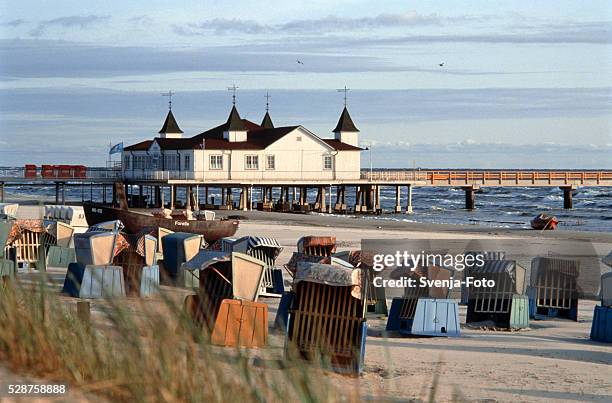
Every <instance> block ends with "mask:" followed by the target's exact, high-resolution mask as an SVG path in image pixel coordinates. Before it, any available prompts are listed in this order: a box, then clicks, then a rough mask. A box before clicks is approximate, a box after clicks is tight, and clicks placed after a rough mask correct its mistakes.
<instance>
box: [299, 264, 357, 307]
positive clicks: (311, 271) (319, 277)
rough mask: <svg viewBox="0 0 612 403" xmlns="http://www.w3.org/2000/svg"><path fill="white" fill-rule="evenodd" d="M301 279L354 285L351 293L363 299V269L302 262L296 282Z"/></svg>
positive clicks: (337, 284)
mask: <svg viewBox="0 0 612 403" xmlns="http://www.w3.org/2000/svg"><path fill="white" fill-rule="evenodd" d="M301 281H306V282H311V283H318V284H325V285H330V286H335V287H352V288H351V295H352V296H353V297H354V298H357V299H361V298H362V295H361V270H360V269H355V268H349V267H346V266H344V265H336V264H321V263H308V262H300V263H298V266H297V272H296V274H295V279H294V284H298V283H299V282H301Z"/></svg>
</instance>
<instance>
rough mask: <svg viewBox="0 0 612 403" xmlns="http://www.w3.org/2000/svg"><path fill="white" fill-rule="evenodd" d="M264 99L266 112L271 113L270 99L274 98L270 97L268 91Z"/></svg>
mask: <svg viewBox="0 0 612 403" xmlns="http://www.w3.org/2000/svg"><path fill="white" fill-rule="evenodd" d="M264 98H265V99H266V112H269V111H270V98H272V96H271V95H270V93H269V92H268V91H266V95H264Z"/></svg>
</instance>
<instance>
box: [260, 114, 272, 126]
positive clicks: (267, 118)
mask: <svg viewBox="0 0 612 403" xmlns="http://www.w3.org/2000/svg"><path fill="white" fill-rule="evenodd" d="M260 126H261V127H263V128H264V129H274V123H272V118H271V117H270V113H269V112H268V111H266V114H265V115H264V118H263V120H262V121H261V125H260Z"/></svg>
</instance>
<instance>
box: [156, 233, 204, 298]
mask: <svg viewBox="0 0 612 403" xmlns="http://www.w3.org/2000/svg"><path fill="white" fill-rule="evenodd" d="M162 244H163V253H164V261H163V270H161V282H162V284H168V285H175V286H179V287H188V288H195V287H198V284H199V280H198V278H197V275H198V274H199V273H198V272H185V271H184V270H181V265H182V264H183V263H185V262H187V261H189V260H190V259H192V258H193V257H194V256H196V255H197V254H198V252H200V250H201V249H202V247H203V246H206V244H205V241H204V238H203V237H202V236H201V235H196V234H190V233H187V232H174V233H172V234H168V235H166V236H164V237H163V238H162Z"/></svg>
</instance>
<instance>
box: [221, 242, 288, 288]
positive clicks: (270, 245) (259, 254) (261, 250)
mask: <svg viewBox="0 0 612 403" xmlns="http://www.w3.org/2000/svg"><path fill="white" fill-rule="evenodd" d="M223 241H224V242H222V243H221V247H222V250H223V251H225V252H240V253H245V254H247V255H249V256H253V257H255V258H257V259H259V260H261V261H263V262H265V263H266V269H265V271H264V278H263V281H262V283H261V292H260V295H262V296H267V297H280V296H281V295H282V294H283V292H284V286H283V272H282V269H281V268H280V267H276V266H275V263H276V258H277V257H278V255H279V254H280V253H281V251H282V250H283V247H282V246H280V244H279V243H278V241H277V240H276V239H274V238H267V237H254V236H244V237H242V238H239V239H236V240H231V241H230V240H225V239H224V240H223Z"/></svg>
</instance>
